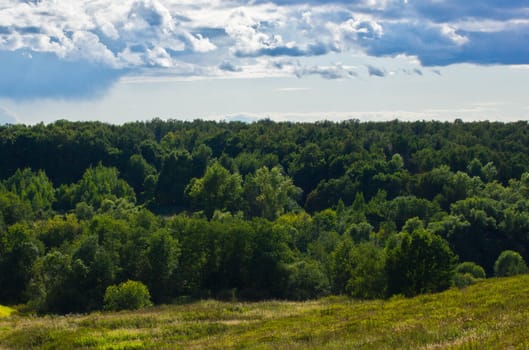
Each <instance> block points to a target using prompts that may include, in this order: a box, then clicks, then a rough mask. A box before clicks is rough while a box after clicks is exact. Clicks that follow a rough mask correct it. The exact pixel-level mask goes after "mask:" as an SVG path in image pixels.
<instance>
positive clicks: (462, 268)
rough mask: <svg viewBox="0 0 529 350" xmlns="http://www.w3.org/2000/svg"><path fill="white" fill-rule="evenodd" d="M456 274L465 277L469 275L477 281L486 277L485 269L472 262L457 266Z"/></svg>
mask: <svg viewBox="0 0 529 350" xmlns="http://www.w3.org/2000/svg"><path fill="white" fill-rule="evenodd" d="M456 273H460V274H463V275H464V274H467V273H468V274H469V275H470V276H472V277H474V278H477V279H480V278H485V277H486V274H485V270H484V269H483V267H481V266H479V265H478V264H476V263H474V262H470V261H466V262H463V263H461V264H459V265H457V267H456Z"/></svg>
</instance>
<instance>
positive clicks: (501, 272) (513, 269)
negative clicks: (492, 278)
mask: <svg viewBox="0 0 529 350" xmlns="http://www.w3.org/2000/svg"><path fill="white" fill-rule="evenodd" d="M527 272H529V270H528V269H527V264H526V263H525V261H524V259H523V258H522V257H521V256H520V254H519V253H518V252H514V251H512V250H505V251H503V252H502V253H501V254H500V256H499V257H498V260H496V263H494V275H496V276H498V277H505V276H514V275H519V274H523V273H527Z"/></svg>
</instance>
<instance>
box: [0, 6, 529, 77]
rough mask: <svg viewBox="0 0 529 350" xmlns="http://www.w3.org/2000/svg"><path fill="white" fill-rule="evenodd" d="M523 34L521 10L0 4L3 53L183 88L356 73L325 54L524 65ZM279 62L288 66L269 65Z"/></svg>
mask: <svg viewBox="0 0 529 350" xmlns="http://www.w3.org/2000/svg"><path fill="white" fill-rule="evenodd" d="M458 10H459V12H460V13H461V14H462V15H458ZM528 29H529V9H528V8H527V4H526V3H525V5H524V2H523V1H515V2H509V3H506V4H499V5H496V2H490V1H489V2H485V3H484V4H483V6H482V7H479V8H477V7H473V6H470V5H469V4H468V3H464V2H458V1H456V0H445V1H430V2H420V1H416V2H408V1H406V0H363V1H349V2H348V1H343V0H342V1H332V2H328V1H317V0H313V1H310V2H306V1H294V0H290V1H283V0H281V1H280V0H266V1H265V0H252V1H243V0H230V1H224V0H212V1H205V0H120V1H111V0H54V1H51V0H42V1H31V2H29V1H17V0H0V52H7V51H20V52H24V53H26V52H27V53H28V54H31V53H51V54H53V55H55V57H57V59H58V60H64V61H68V62H79V64H83V62H89V63H90V64H94V63H95V64H100V65H103V66H105V68H110V69H116V70H122V69H126V70H127V71H128V72H132V74H138V72H144V71H145V70H146V69H147V70H148V69H159V68H162V69H165V72H166V74H168V75H170V76H174V75H176V74H183V75H184V76H186V77H187V76H189V74H206V75H207V76H223V75H227V76H230V77H231V76H240V77H248V76H250V75H252V74H254V76H269V75H284V74H291V75H297V76H305V75H320V76H323V77H326V78H329V79H335V78H348V77H351V76H355V75H356V74H358V71H356V70H355V69H352V68H350V67H347V66H346V65H341V64H339V63H336V64H334V63H330V61H331V59H329V58H328V56H329V55H330V54H333V53H342V54H349V55H355V54H359V53H360V54H362V53H363V54H365V55H368V56H371V57H374V56H376V57H387V56H391V57H409V60H410V62H409V65H412V66H415V65H417V64H419V65H420V64H422V65H425V66H445V65H449V64H453V63H461V62H469V63H477V64H481V63H482V64H491V63H496V64H529V38H528V37H527V35H526V33H527V30H528ZM505 38H508V40H506V39H505ZM315 57H316V58H317V57H321V59H320V60H319V61H315V60H313V58H315ZM288 58H294V59H295V60H296V61H297V62H295V63H292V62H291V63H290V64H284V65H283V66H282V67H279V66H277V64H276V63H277V62H278V59H288ZM225 62H229V63H230V64H231V65H232V67H231V69H222V64H223V63H225ZM190 67H192V68H190ZM224 68H230V67H228V66H227V65H224ZM404 69H408V71H409V66H403V67H396V68H395V67H393V68H391V69H386V67H381V68H380V69H379V70H380V71H379V72H378V73H380V72H389V73H388V74H386V75H390V74H391V72H397V71H403V70H404ZM412 69H413V68H412ZM360 73H361V74H364V75H365V76H368V75H378V76H382V75H381V74H371V73H376V72H375V71H374V70H371V71H369V70H368V71H367V72H366V71H365V70H363V71H362V70H361V71H360Z"/></svg>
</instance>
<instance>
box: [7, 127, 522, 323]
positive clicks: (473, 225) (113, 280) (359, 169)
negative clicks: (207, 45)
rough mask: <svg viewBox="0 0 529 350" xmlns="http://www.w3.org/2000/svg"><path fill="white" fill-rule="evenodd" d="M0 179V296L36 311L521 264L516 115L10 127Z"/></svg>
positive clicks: (455, 277) (385, 282)
mask: <svg viewBox="0 0 529 350" xmlns="http://www.w3.org/2000/svg"><path fill="white" fill-rule="evenodd" d="M0 178H1V181H0V304H17V303H26V304H27V307H28V308H30V309H33V310H37V311H40V312H59V313H65V312H85V311H89V310H94V309H101V308H103V306H104V305H103V302H104V299H105V298H107V299H108V298H110V297H108V295H115V294H116V293H117V292H116V291H119V290H120V289H119V288H120V287H119V286H121V285H120V283H122V282H126V281H140V282H142V283H143V284H144V285H145V286H147V288H148V292H149V293H150V296H151V297H152V300H153V301H154V302H155V303H161V302H171V301H173V300H175V299H176V298H179V297H217V298H230V299H231V298H241V299H248V300H255V299H264V298H288V299H296V300H302V299H307V298H314V297H318V296H322V295H326V294H329V293H340V294H341V293H346V294H349V295H351V296H354V297H358V298H379V297H387V296H390V295H394V294H403V295H406V296H413V295H416V294H419V293H427V292H435V291H440V290H443V289H446V288H449V287H450V286H452V285H454V284H455V285H458V286H464V285H466V284H469V283H472V282H473V281H475V280H476V279H479V278H484V277H485V276H487V275H488V276H492V275H494V274H496V275H510V274H515V273H525V272H526V271H527V266H526V265H525V261H527V259H528V258H529V197H528V194H529V125H528V124H527V123H525V122H519V123H512V124H503V123H489V122H481V123H462V122H460V121H456V122H454V123H440V122H413V123H403V122H398V121H394V122H386V123H360V122H358V121H347V122H342V123H331V122H322V123H314V124H308V123H274V122H271V121H268V120H264V121H260V122H256V123H252V124H244V123H223V122H220V123H218V122H209V121H194V122H183V121H167V122H164V121H161V120H153V121H151V122H145V123H139V122H138V123H130V124H125V125H122V126H116V125H108V124H103V123H95V122H90V123H71V122H66V121H59V122H56V123H53V124H49V125H44V124H38V125H35V126H24V125H10V126H2V127H0ZM500 254H501V256H500ZM524 260H525V261H524ZM458 264H459V265H458ZM118 285H119V286H118ZM123 285H127V286H128V285H132V286H135V285H134V284H133V283H129V284H123ZM109 287H111V288H110V289H108V288H109ZM135 288H136V287H135ZM138 288H139V289H138V290H142V289H141V288H142V287H138ZM107 290H108V291H110V292H109V293H110V294H108V293H107V294H105V291H107ZM105 295H106V296H105ZM109 300H110V299H109ZM112 300H118V299H115V298H114V299H112ZM113 302H114V303H115V304H116V303H117V302H116V301H113ZM118 304H119V303H118ZM116 305H117V304H116ZM105 307H107V306H105ZM109 308H112V307H109Z"/></svg>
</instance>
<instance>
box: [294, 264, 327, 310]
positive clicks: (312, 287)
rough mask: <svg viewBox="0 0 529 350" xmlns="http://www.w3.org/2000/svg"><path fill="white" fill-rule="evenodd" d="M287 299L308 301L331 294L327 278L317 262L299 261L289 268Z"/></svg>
mask: <svg viewBox="0 0 529 350" xmlns="http://www.w3.org/2000/svg"><path fill="white" fill-rule="evenodd" d="M289 272H290V274H289V277H288V288H287V298H289V299H293V300H307V299H314V298H319V297H321V296H324V295H327V294H329V292H330V285H329V280H328V279H327V276H326V275H325V274H324V273H323V271H322V267H321V265H320V264H319V263H318V262H316V261H299V262H296V263H294V264H292V265H290V266H289Z"/></svg>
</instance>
